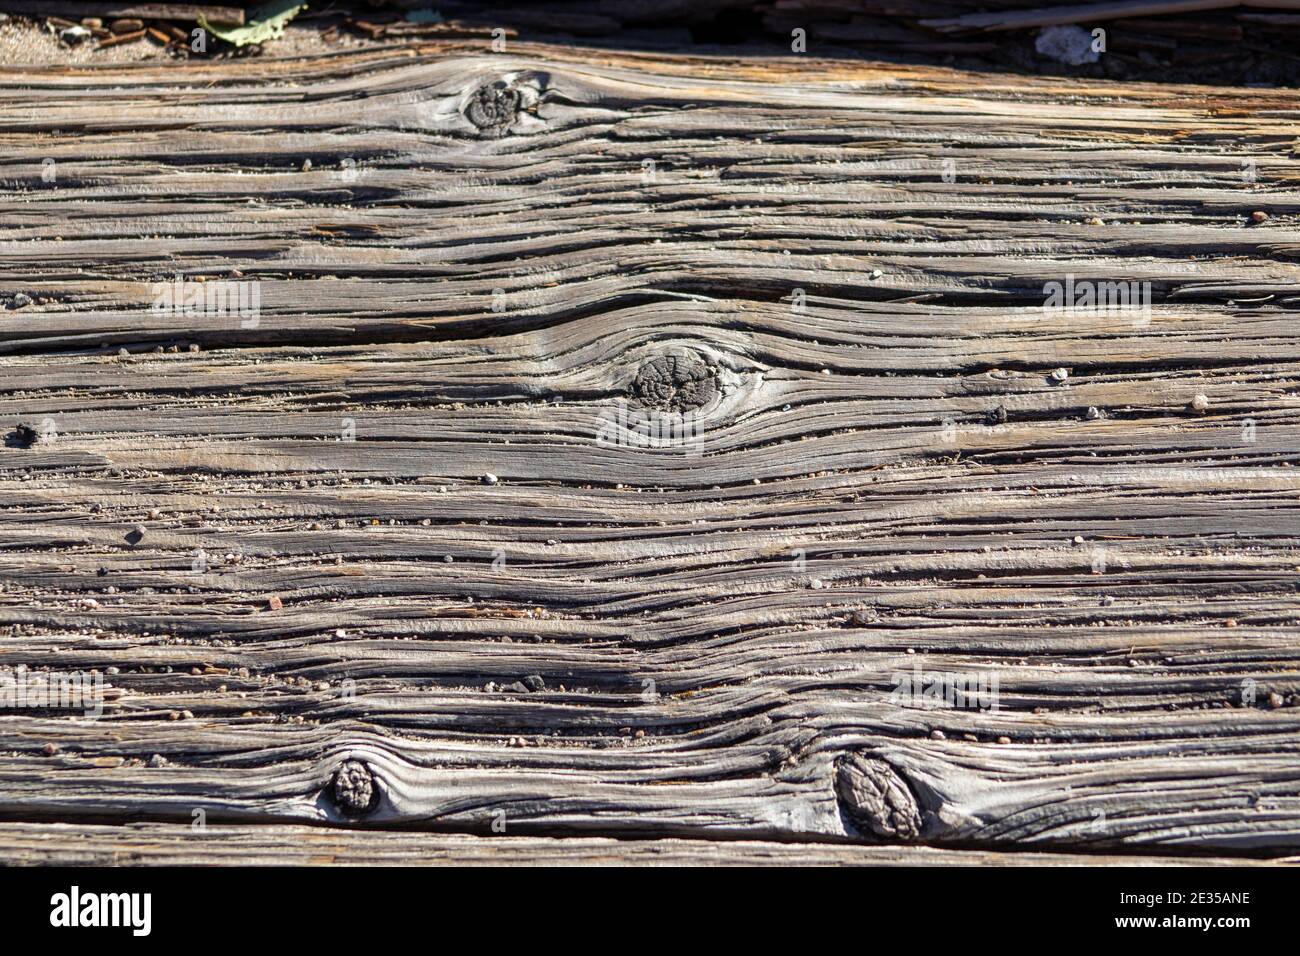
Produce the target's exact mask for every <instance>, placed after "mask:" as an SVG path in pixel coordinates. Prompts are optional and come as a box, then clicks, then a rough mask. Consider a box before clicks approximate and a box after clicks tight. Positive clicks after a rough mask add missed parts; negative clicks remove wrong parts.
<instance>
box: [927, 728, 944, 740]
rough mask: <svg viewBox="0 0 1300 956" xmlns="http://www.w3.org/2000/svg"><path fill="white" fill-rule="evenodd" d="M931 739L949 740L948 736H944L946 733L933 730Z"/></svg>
mask: <svg viewBox="0 0 1300 956" xmlns="http://www.w3.org/2000/svg"><path fill="white" fill-rule="evenodd" d="M930 739H931V740H946V739H947V735H946V734H944V732H943V731H942V730H932V731H930Z"/></svg>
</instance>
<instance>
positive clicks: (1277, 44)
mask: <svg viewBox="0 0 1300 956" xmlns="http://www.w3.org/2000/svg"><path fill="white" fill-rule="evenodd" d="M403 2H408V3H409V2H415V0H403ZM0 9H3V2H0ZM524 9H525V8H510V9H506V8H499V7H495V6H488V5H481V6H477V7H474V8H472V9H469V8H467V12H465V13H463V14H458V15H457V19H456V20H455V21H454V29H453V32H451V33H444V34H442V35H443V36H444V37H445V36H453V37H476V36H481V37H482V39H483V42H485V43H487V42H489V37H490V34H491V30H492V29H493V26H494V25H496V24H501V25H504V26H505V27H506V28H507V29H508V30H509V31H510V36H511V37H512V38H516V37H517V38H518V39H520V40H536V41H541V42H549V43H559V44H569V45H575V46H591V47H607V48H612V49H624V50H629V49H647V50H654V49H671V50H675V51H677V52H685V51H687V50H689V51H691V52H697V53H709V52H721V53H728V54H732V55H746V56H748V55H750V54H752V55H755V56H775V55H784V54H787V53H788V52H789V38H788V36H786V35H785V34H781V33H777V32H773V29H772V28H771V27H770V26H766V25H765V24H764V23H763V22H761V21H758V20H755V19H752V18H751V19H749V20H743V19H736V18H735V17H734V16H727V15H724V16H722V17H718V18H715V19H713V20H707V19H706V20H699V19H696V20H690V19H686V18H685V17H684V16H680V15H674V14H672V13H671V12H668V13H665V15H664V18H663V19H662V22H658V21H656V22H654V23H653V24H649V25H647V24H645V23H638V24H630V25H624V26H622V27H619V26H618V24H616V23H613V21H610V22H611V23H612V24H613V26H612V27H610V28H608V32H606V33H604V34H602V35H593V34H590V33H587V34H584V35H573V34H571V33H566V32H563V29H562V27H556V26H554V25H552V24H550V23H548V22H547V21H546V20H545V18H542V19H538V18H537V17H536V13H537V11H536V9H535V8H530V9H529V10H528V11H527V12H521V11H524ZM732 13H734V11H732ZM404 16H405V14H403V12H402V11H400V10H397V9H391V8H372V7H369V6H367V5H365V4H358V5H353V4H342V5H338V4H329V5H327V6H324V7H322V8H320V9H309V10H306V11H304V12H302V13H301V14H299V15H298V17H297V18H296V19H295V20H294V21H293V22H292V23H290V24H289V25H288V26H287V28H286V30H285V32H284V35H283V36H282V37H280V38H278V39H275V40H271V41H268V42H266V43H264V44H262V45H261V46H260V47H259V46H247V47H244V48H241V49H236V48H234V47H232V46H229V45H227V44H225V43H224V42H221V41H219V40H216V39H215V38H212V37H210V38H209V39H210V41H211V42H210V43H209V47H208V50H207V51H206V52H205V53H202V54H195V53H191V52H190V51H189V50H187V49H186V48H185V47H184V46H183V45H182V44H179V43H172V44H170V45H167V44H164V43H162V42H160V41H159V40H158V39H155V38H154V37H152V36H149V35H145V36H142V37H140V38H139V39H135V40H133V41H131V42H124V43H114V44H111V45H108V46H104V45H102V44H103V42H104V38H105V36H107V31H106V30H104V31H101V34H102V35H101V36H99V37H91V38H87V39H85V40H83V41H81V42H80V43H75V44H69V43H66V42H63V41H61V40H60V39H59V37H58V34H57V31H58V27H57V26H51V25H50V24H49V23H48V22H45V21H42V20H40V19H39V18H30V17H20V16H17V15H6V14H3V13H0V65H24V64H30V65H33V66H35V65H47V66H48V65H59V64H115V63H132V62H140V61H160V60H162V61H166V60H172V61H175V62H176V63H178V64H181V63H185V62H187V61H188V60H190V59H193V58H197V57H206V58H213V57H216V58H225V57H242V56H272V57H300V56H311V55H318V54H323V53H333V52H339V51H343V50H354V49H364V48H374V47H379V46H391V45H397V44H402V43H405V42H408V41H411V40H418V39H420V38H421V36H420V35H417V34H415V33H413V32H411V30H410V24H403V23H402V21H403V17H404ZM512 16H517V17H524V18H525V19H524V20H516V21H512V20H511V17H512ZM1204 16H1205V17H1206V20H1205V21H1204V22H1201V21H1197V22H1196V23H1193V24H1191V26H1193V27H1195V28H1196V29H1197V30H1198V31H1201V32H1200V33H1199V34H1198V35H1193V36H1190V37H1189V36H1179V37H1178V39H1176V40H1175V39H1171V38H1170V35H1168V34H1165V35H1160V34H1159V33H1158V32H1153V31H1160V30H1172V31H1173V32H1174V33H1175V34H1177V33H1178V32H1179V30H1186V29H1187V28H1188V22H1187V21H1177V22H1174V23H1170V22H1167V21H1159V20H1155V21H1145V22H1139V21H1112V22H1110V23H1108V24H1107V25H1106V27H1107V31H1108V36H1109V42H1110V46H1109V48H1108V50H1107V52H1106V53H1105V54H1104V55H1103V56H1101V57H1100V58H1099V60H1098V61H1097V62H1090V63H1081V64H1078V65H1069V64H1065V63H1061V62H1057V61H1056V60H1053V59H1052V58H1050V57H1048V56H1045V55H1044V54H1042V53H1040V52H1038V51H1037V50H1036V49H1035V39H1036V36H1037V31H1035V30H1017V31H1009V32H1002V33H996V34H985V35H982V36H980V37H976V38H974V39H976V40H979V41H982V42H979V43H972V44H967V45H965V46H963V45H962V44H956V45H955V48H961V49H960V50H959V51H958V52H944V51H943V50H940V49H938V48H935V49H931V50H924V51H923V50H919V49H917V48H916V46H915V45H912V46H911V47H908V46H900V45H897V44H891V43H890V42H889V41H888V40H887V39H881V38H878V37H875V35H874V34H873V33H872V32H871V31H868V32H867V33H865V34H863V33H861V32H858V33H856V34H853V35H852V36H849V35H848V34H845V35H839V34H838V32H837V26H836V25H835V24H820V25H819V24H812V25H811V28H810V31H809V43H810V47H809V49H810V51H813V50H815V52H817V53H818V54H822V55H828V56H835V57H845V58H850V59H852V58H858V59H865V60H873V61H885V62H898V63H909V64H918V65H943V66H953V67H956V68H958V69H964V70H971V71H976V72H990V73H1020V74H1043V75H1053V76H1067V77H1068V76H1078V77H1088V78H1095V79H1115V80H1124V81H1149V82H1161V83H1169V82H1177V83H1203V84H1214V85H1230V86H1255V87H1273V86H1300V56H1297V55H1296V52H1295V47H1294V43H1293V40H1286V39H1279V37H1284V36H1285V34H1281V33H1266V34H1247V35H1246V36H1245V38H1244V39H1241V36H1242V35H1241V31H1240V26H1239V25H1238V23H1237V21H1236V19H1234V15H1232V13H1231V11H1226V12H1218V13H1215V12H1212V13H1210V14H1206V15H1204ZM895 19H897V18H895ZM872 22H873V23H877V24H878V25H879V27H880V28H881V29H882V30H889V29H891V28H892V29H897V26H896V24H895V22H894V20H891V18H889V17H878V18H875V19H874V20H873V21H872ZM106 25H107V24H105V26H106ZM146 25H147V24H146ZM155 25H156V24H155ZM1247 25H1248V26H1249V24H1247ZM175 26H177V27H179V28H181V29H183V30H185V31H186V32H187V33H188V32H189V31H190V30H192V29H193V28H194V24H182V23H177V24H175ZM452 26H453V24H452V23H450V22H449V23H448V24H443V25H439V26H438V27H437V28H434V29H436V30H442V29H443V28H444V27H452ZM403 27H405V28H406V29H405V30H404V32H401V35H394V34H395V33H398V32H399V31H401V30H402V28H403ZM462 27H463V28H464V29H463V30H460V28H462ZM456 31H459V32H456ZM1220 31H1222V34H1223V38H1222V39H1211V37H1213V36H1214V35H1215V34H1216V33H1218V32H1220ZM1233 31H1236V32H1235V34H1234V33H1233ZM579 32H581V31H579ZM433 35H435V34H425V36H430V37H432V36H433ZM1230 36H1236V37H1238V39H1236V40H1233V39H1228V37H1230ZM846 37H847V39H846ZM1261 37H1263V39H1261ZM938 39H943V38H942V37H939V38H938ZM975 47H983V49H981V50H980V51H978V52H969V51H970V50H972V49H974V48H975Z"/></svg>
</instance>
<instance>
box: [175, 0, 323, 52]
mask: <svg viewBox="0 0 1300 956" xmlns="http://www.w3.org/2000/svg"><path fill="white" fill-rule="evenodd" d="M306 9H307V4H305V3H300V2H298V0H271V2H270V3H268V4H266V5H265V6H263V7H259V8H258V9H257V10H255V11H254V12H253V14H252V16H251V17H250V18H249V22H248V23H246V24H244V25H243V26H242V27H214V26H213V25H212V24H210V23H208V21H207V20H205V19H204V18H203V17H201V16H200V17H199V26H201V27H203V29H205V30H207V31H208V32H209V33H211V34H212V35H213V36H216V37H220V38H221V39H223V40H225V41H226V42H227V43H233V44H234V45H235V46H248V44H250V43H265V42H266V41H267V40H278V39H279V38H280V37H282V36H284V26H285V24H286V23H288V22H289V21H290V20H292V19H293V18H294V17H296V16H297V15H298V14H299V13H301V12H302V11H303V10H306Z"/></svg>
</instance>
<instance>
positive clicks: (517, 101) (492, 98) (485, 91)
mask: <svg viewBox="0 0 1300 956" xmlns="http://www.w3.org/2000/svg"><path fill="white" fill-rule="evenodd" d="M522 99H523V98H522V97H521V95H520V93H519V91H518V90H517V89H515V88H514V87H511V86H508V85H507V84H506V83H504V82H503V81H501V80H497V81H495V82H492V83H487V84H484V85H483V86H480V87H479V88H478V89H477V90H475V91H474V92H473V93H472V94H470V98H469V102H467V103H466V104H465V118H466V119H467V120H469V121H470V122H471V123H473V124H474V125H475V126H477V127H478V129H479V132H481V133H482V134H483V135H484V136H486V137H489V138H492V139H495V138H497V137H500V136H505V135H506V133H508V132H509V131H510V127H511V126H513V125H514V123H515V120H517V119H518V118H519V109H520V105H521V103H522Z"/></svg>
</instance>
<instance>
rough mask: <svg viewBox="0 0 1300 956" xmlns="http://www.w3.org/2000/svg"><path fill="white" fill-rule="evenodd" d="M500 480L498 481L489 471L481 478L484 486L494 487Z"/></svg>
mask: <svg viewBox="0 0 1300 956" xmlns="http://www.w3.org/2000/svg"><path fill="white" fill-rule="evenodd" d="M500 480H501V479H499V478H498V477H497V476H496V475H494V474H492V472H490V471H489V472H488V473H487V474H486V475H484V476H483V484H485V485H495V484H496V483H497V482H498V481H500Z"/></svg>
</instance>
